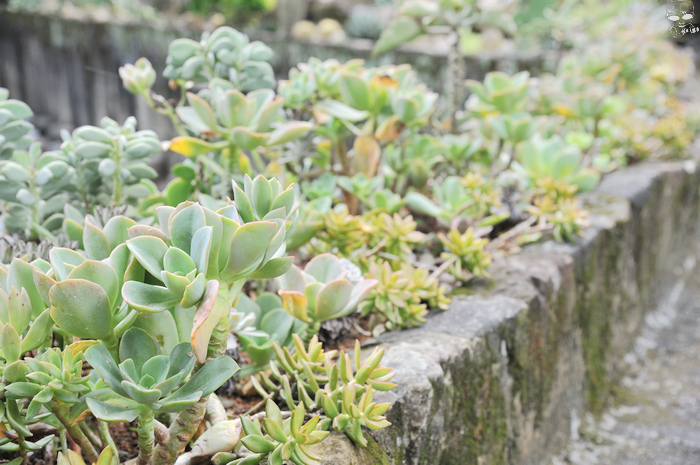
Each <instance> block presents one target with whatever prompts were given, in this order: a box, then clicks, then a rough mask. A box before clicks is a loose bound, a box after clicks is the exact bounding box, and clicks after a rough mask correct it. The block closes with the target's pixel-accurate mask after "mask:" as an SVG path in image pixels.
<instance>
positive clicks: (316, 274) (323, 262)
mask: <svg viewBox="0 0 700 465" xmlns="http://www.w3.org/2000/svg"><path fill="white" fill-rule="evenodd" d="M304 273H306V274H307V275H310V276H311V277H312V278H314V279H315V280H316V281H318V282H320V283H329V282H331V281H334V280H336V279H338V278H341V277H343V276H345V270H344V269H343V265H342V264H341V262H340V259H339V258H338V257H336V256H335V255H333V254H330V253H323V254H321V255H317V256H316V257H314V258H312V259H311V260H310V261H309V263H307V264H306V266H305V267H304ZM302 290H303V289H302Z"/></svg>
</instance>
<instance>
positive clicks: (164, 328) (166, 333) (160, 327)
mask: <svg viewBox="0 0 700 465" xmlns="http://www.w3.org/2000/svg"><path fill="white" fill-rule="evenodd" d="M134 327H136V328H141V329H143V330H145V331H146V332H147V333H148V334H150V335H151V336H153V337H154V338H155V340H156V341H158V345H160V347H162V348H163V351H164V352H165V353H166V354H169V353H170V352H171V351H172V350H173V349H174V348H175V346H176V345H177V344H178V343H179V342H180V338H179V337H178V331H177V325H176V324H175V318H173V315H172V313H170V312H159V313H141V314H140V315H139V316H138V318H137V320H136V321H135V322H134ZM188 345H189V344H188Z"/></svg>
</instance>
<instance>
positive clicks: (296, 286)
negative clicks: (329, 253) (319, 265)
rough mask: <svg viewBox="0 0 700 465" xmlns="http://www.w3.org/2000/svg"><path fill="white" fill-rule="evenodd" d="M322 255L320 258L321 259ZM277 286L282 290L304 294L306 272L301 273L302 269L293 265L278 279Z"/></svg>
mask: <svg viewBox="0 0 700 465" xmlns="http://www.w3.org/2000/svg"><path fill="white" fill-rule="evenodd" d="M321 255H323V254H321ZM321 255H318V256H319V257H320V256H321ZM312 260H315V258H313V259H312ZM309 263H310V262H309ZM307 266H308V265H307ZM277 285H278V286H279V288H280V289H285V290H288V291H297V292H304V289H305V288H306V279H305V278H304V272H303V271H301V269H300V268H299V267H298V266H296V265H292V266H291V267H290V268H289V270H287V272H286V273H284V274H283V275H282V276H280V277H278V278H277Z"/></svg>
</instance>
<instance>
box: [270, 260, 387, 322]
mask: <svg viewBox="0 0 700 465" xmlns="http://www.w3.org/2000/svg"><path fill="white" fill-rule="evenodd" d="M347 273H348V272H347V269H346V267H344V266H343V264H342V262H341V261H340V259H339V258H338V257H336V256H335V255H332V254H321V255H318V256H316V257H315V258H313V259H312V260H311V261H310V262H309V263H307V264H306V267H304V270H301V269H300V268H299V267H297V266H292V267H291V268H290V269H289V271H287V272H286V273H285V274H284V275H282V276H280V277H279V278H278V279H277V283H278V284H279V287H280V290H279V294H280V295H281V296H282V298H283V301H284V308H285V309H286V310H287V311H288V312H289V313H290V314H292V315H294V316H295V317H296V318H299V319H300V320H302V321H304V322H308V323H310V324H311V326H312V330H318V326H319V325H320V324H321V323H322V322H323V321H326V320H331V319H333V318H341V317H343V316H346V315H349V314H350V313H352V312H353V311H354V310H355V308H356V307H357V304H359V303H360V301H361V300H362V299H363V298H364V297H365V296H366V295H367V294H368V293H369V291H370V290H372V288H373V287H374V286H376V284H377V281H375V280H374V279H363V280H361V281H359V282H352V281H350V280H349V279H348V278H347Z"/></svg>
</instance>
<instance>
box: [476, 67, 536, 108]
mask: <svg viewBox="0 0 700 465" xmlns="http://www.w3.org/2000/svg"><path fill="white" fill-rule="evenodd" d="M529 79H530V74H529V73H528V72H527V71H522V72H520V73H517V74H515V75H513V76H508V75H507V74H506V73H503V72H500V71H496V72H491V73H488V74H487V75H486V77H485V78H484V82H483V84H482V83H480V82H477V81H467V87H468V88H469V90H470V91H471V92H472V95H471V96H470V97H469V99H468V100H467V109H468V110H469V111H471V112H472V113H475V114H478V115H482V116H486V115H489V114H501V115H510V114H513V113H517V112H519V111H522V109H523V107H524V105H525V103H526V96H527V93H528V90H529V85H530V82H529Z"/></svg>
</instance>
